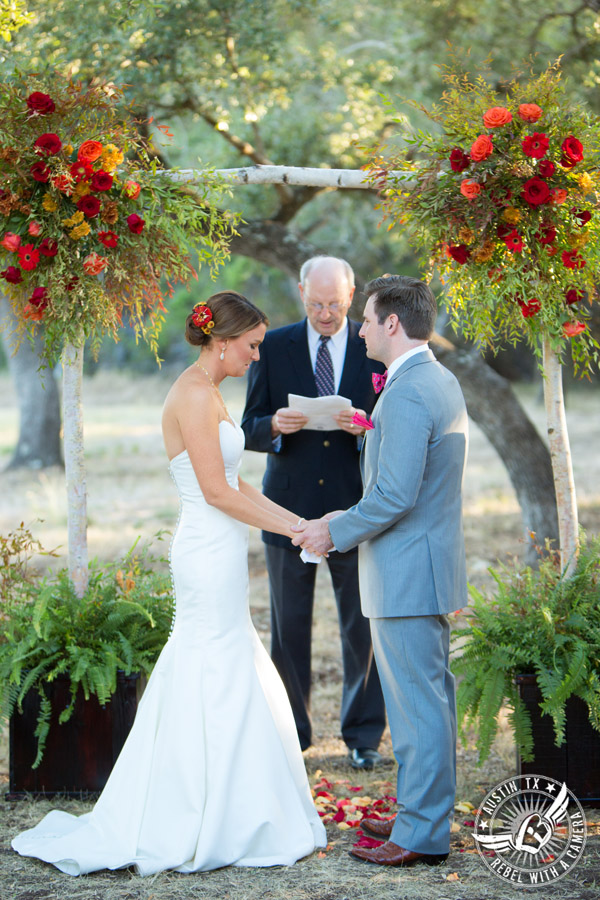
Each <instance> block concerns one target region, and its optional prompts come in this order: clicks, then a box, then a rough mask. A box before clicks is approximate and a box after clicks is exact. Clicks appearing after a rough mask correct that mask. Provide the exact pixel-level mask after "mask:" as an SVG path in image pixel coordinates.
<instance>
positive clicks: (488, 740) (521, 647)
mask: <svg viewBox="0 0 600 900" xmlns="http://www.w3.org/2000/svg"><path fill="white" fill-rule="evenodd" d="M490 573H491V575H492V576H493V578H494V580H495V582H496V590H495V594H494V596H493V597H492V598H488V597H486V596H485V595H484V594H482V593H481V592H480V591H478V590H476V589H475V588H473V587H471V588H470V593H471V596H472V597H473V599H474V606H473V608H472V609H470V610H469V615H468V624H467V625H466V626H465V627H463V628H458V629H456V630H455V632H454V635H453V639H454V640H455V641H456V642H458V647H456V648H455V650H454V652H453V660H452V670H453V672H454V673H455V674H456V675H457V676H459V685H458V692H457V708H458V720H459V724H460V728H461V734H462V736H463V740H464V739H465V728H466V727H467V726H469V725H475V726H476V729H477V746H478V749H479V761H480V762H483V761H484V760H485V759H486V758H487V756H488V754H489V751H490V747H491V744H492V741H493V740H494V737H495V735H496V731H497V728H498V713H499V711H500V708H501V706H502V705H503V704H506V705H507V706H508V709H509V721H510V724H511V726H512V728H513V731H514V736H515V741H516V743H517V746H518V749H519V753H520V754H521V757H522V758H523V759H524V760H530V759H532V758H533V738H532V732H531V718H530V716H529V713H528V711H527V709H526V708H525V706H524V704H523V701H522V700H521V698H520V697H519V693H518V688H517V686H516V684H515V678H516V676H517V675H521V674H533V675H536V676H537V682H538V685H539V688H540V690H541V693H542V698H543V700H542V703H541V704H540V706H541V710H542V713H543V714H545V715H550V716H552V719H553V722H554V732H555V736H556V744H557V745H560V744H562V743H563V742H564V739H565V703H566V701H567V699H568V698H569V697H571V696H577V697H581V699H582V700H584V701H585V702H586V703H587V706H588V710H589V716H590V721H591V723H592V725H593V726H594V728H596V729H598V730H599V731H600V537H595V538H589V539H587V540H586V538H585V536H582V540H581V552H580V555H579V559H578V561H577V568H576V570H575V572H574V574H573V575H571V576H570V577H568V578H567V577H566V576H565V575H564V573H563V572H561V570H560V565H559V562H558V559H557V556H556V554H551V553H550V554H548V555H547V556H545V557H543V558H542V559H541V561H540V565H539V569H537V570H534V569H531V568H529V567H526V568H520V569H519V568H517V567H514V568H512V569H511V568H509V567H503V568H502V569H501V570H500V571H495V570H494V569H490Z"/></svg>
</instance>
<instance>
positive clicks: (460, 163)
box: [125, 147, 470, 200]
mask: <svg viewBox="0 0 600 900" xmlns="http://www.w3.org/2000/svg"><path fill="white" fill-rule="evenodd" d="M469 163H470V159H469V157H468V156H467V154H466V153H465V152H464V150H461V148H460V147H455V148H454V150H452V152H451V153H450V168H451V169H452V171H453V172H464V170H465V169H466V168H467V166H468V165H469ZM128 183H129V182H128ZM125 187H127V185H126V186H125ZM132 200H135V197H132Z"/></svg>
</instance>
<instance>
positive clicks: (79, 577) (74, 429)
mask: <svg viewBox="0 0 600 900" xmlns="http://www.w3.org/2000/svg"><path fill="white" fill-rule="evenodd" d="M83 346H84V336H83V332H82V333H81V337H80V340H79V341H78V342H77V343H76V344H74V343H68V344H65V346H64V348H63V353H62V370H63V395H62V405H63V430H64V457H65V476H66V483H67V485H66V486H67V519H68V535H69V576H70V578H71V581H72V582H73V585H74V587H75V592H76V594H77V596H78V597H83V595H84V594H85V591H86V589H87V586H88V579H89V575H88V547H87V485H86V473H85V457H84V448H83V408H82V404H81V385H82V378H83Z"/></svg>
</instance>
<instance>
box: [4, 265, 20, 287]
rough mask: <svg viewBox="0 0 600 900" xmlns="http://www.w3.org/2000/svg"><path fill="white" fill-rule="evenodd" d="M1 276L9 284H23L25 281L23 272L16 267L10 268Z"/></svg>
mask: <svg viewBox="0 0 600 900" xmlns="http://www.w3.org/2000/svg"><path fill="white" fill-rule="evenodd" d="M0 275H1V276H2V278H4V279H5V280H6V281H8V283H9V284H21V282H22V281H23V276H22V275H21V270H20V269H17V267H16V266H8V267H7V268H6V269H5V270H4V272H0Z"/></svg>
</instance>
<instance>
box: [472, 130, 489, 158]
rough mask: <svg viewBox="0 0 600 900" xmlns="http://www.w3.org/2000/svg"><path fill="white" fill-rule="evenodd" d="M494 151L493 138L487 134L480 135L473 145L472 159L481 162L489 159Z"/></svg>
mask: <svg viewBox="0 0 600 900" xmlns="http://www.w3.org/2000/svg"><path fill="white" fill-rule="evenodd" d="M493 151H494V145H493V144H492V139H491V137H490V136H489V135H487V134H480V135H479V137H478V138H477V139H476V140H475V141H473V144H472V145H471V159H473V160H475V162H481V161H482V160H484V159H487V158H488V156H490V154H491V153H493Z"/></svg>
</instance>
